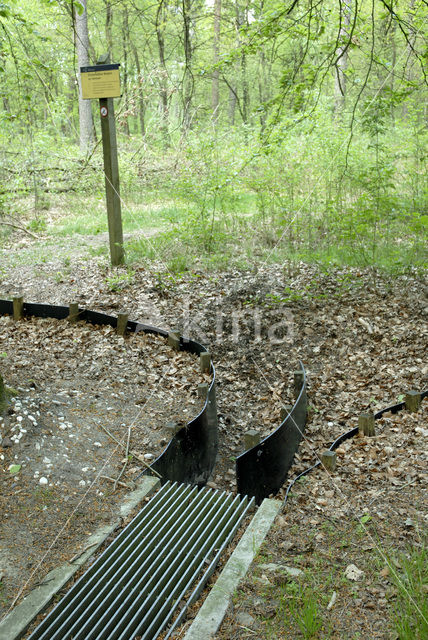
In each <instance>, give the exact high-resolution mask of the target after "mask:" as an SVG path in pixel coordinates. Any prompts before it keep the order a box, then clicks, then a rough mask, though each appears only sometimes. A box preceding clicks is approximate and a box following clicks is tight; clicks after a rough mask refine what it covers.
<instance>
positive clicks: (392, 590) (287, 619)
mask: <svg viewBox="0 0 428 640" xmlns="http://www.w3.org/2000/svg"><path fill="white" fill-rule="evenodd" d="M370 521H371V518H370V517H368V516H366V517H363V518H361V519H360V521H356V522H354V523H352V524H351V523H348V525H345V526H340V527H339V529H338V525H337V524H336V525H335V524H333V523H332V522H329V521H327V520H326V521H325V522H324V523H323V524H322V525H321V527H320V528H318V529H317V530H314V531H313V533H312V537H311V536H310V537H309V538H308V537H306V538H304V537H302V536H301V532H299V530H296V531H292V530H291V529H290V531H288V533H287V536H288V537H289V536H290V535H293V537H294V539H296V540H298V544H300V545H302V549H301V552H300V553H297V554H296V553H292V554H291V555H290V554H289V553H284V554H281V555H278V553H279V547H278V544H277V543H274V544H272V543H271V542H265V543H264V545H263V546H262V549H261V551H260V553H259V554H258V556H257V557H256V559H255V562H254V564H253V568H252V571H251V573H250V574H249V576H248V577H247V579H246V581H245V582H244V583H243V584H242V585H241V588H240V590H239V591H238V592H237V593H236V594H235V597H234V602H233V604H234V607H235V608H236V610H238V611H239V610H240V611H248V612H249V613H250V614H251V615H252V616H253V617H255V624H254V627H253V629H254V631H253V633H255V632H256V631H258V634H257V635H258V637H263V638H264V640H276V639H277V638H304V639H307V640H311V639H319V640H321V639H322V640H327V639H331V640H336V639H337V638H339V637H340V638H342V637H345V636H344V635H343V633H344V631H345V629H346V633H347V635H346V637H347V638H350V639H351V638H352V640H357V638H359V639H362V638H365V637H366V636H365V635H364V633H363V632H362V631H361V627H360V624H359V622H358V621H359V619H360V613H359V607H361V603H362V602H363V603H369V604H370V603H373V604H375V599H376V597H378V596H376V595H374V594H377V593H379V592H382V593H384V604H383V612H382V615H383V616H384V625H383V629H384V633H385V638H387V637H388V638H389V637H390V638H400V640H423V639H424V638H426V637H428V602H427V585H428V563H427V553H426V546H425V545H424V544H423V541H422V537H421V536H422V534H421V532H419V535H418V538H419V543H420V544H418V545H416V546H412V547H409V548H408V549H407V550H406V551H398V550H397V549H396V547H395V543H394V540H393V539H389V538H388V539H385V538H384V539H383V540H382V541H381V540H380V538H379V537H378V535H377V533H376V530H375V529H374V528H373V527H370V526H369V525H368V524H367V523H369V522H370ZM367 527H369V528H367ZM369 533H370V537H368V534H369ZM318 534H321V535H322V536H323V543H322V544H321V545H320V544H319V543H318V542H317V540H316V536H317V535H318ZM339 534H340V535H339ZM375 540H376V541H377V544H369V545H367V547H366V548H365V549H363V550H361V547H364V546H365V545H364V542H367V541H369V542H370V541H372V542H374V541H375ZM353 549H355V550H359V551H356V553H355V554H354V557H352V556H351V555H350V554H352V551H353ZM343 555H346V556H347V559H346V560H345V559H344V558H343ZM272 563H273V564H272ZM350 563H355V564H356V565H357V566H358V567H359V568H360V569H361V570H362V571H363V578H362V579H361V580H359V581H355V582H352V581H350V580H349V579H348V578H347V577H346V576H345V569H346V567H347V565H348V564H350ZM283 565H286V566H287V567H289V568H293V569H294V570H298V572H300V573H299V575H297V576H293V577H292V576H290V575H288V573H287V571H286V570H285V569H284V568H281V567H283ZM269 567H276V569H275V570H274V573H272V569H269ZM266 578H267V579H266ZM359 603H360V604H359ZM364 606H365V605H364ZM363 617H364V613H361V619H363ZM353 619H354V620H353ZM351 621H352V624H351ZM350 629H353V630H352V631H350ZM382 637H383V636H382Z"/></svg>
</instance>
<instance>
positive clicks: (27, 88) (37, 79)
mask: <svg viewBox="0 0 428 640" xmlns="http://www.w3.org/2000/svg"><path fill="white" fill-rule="evenodd" d="M425 27H426V2H423V1H421V0H414V1H412V2H411V3H407V2H396V3H392V4H388V2H385V1H379V0H376V1H375V0H373V1H372V2H368V1H363V2H359V1H355V2H354V1H353V0H343V1H342V0H340V1H339V2H334V1H333V0H321V1H319V2H312V1H309V2H302V1H294V2H291V3H289V4H288V3H284V2H276V1H262V2H240V1H236V2H229V1H228V2H225V1H224V0H223V2H221V0H215V1H214V0H213V2H202V1H200V0H194V1H193V0H183V2H167V1H166V0H159V2H128V1H121V2H116V3H115V2H109V1H107V0H105V1H103V2H101V1H97V0H91V1H90V2H88V3H85V2H74V3H73V2H68V0H67V1H65V0H64V1H62V2H56V1H47V0H43V1H40V2H31V1H30V2H9V3H1V5H0V46H1V54H0V61H1V64H0V87H1V100H0V110H1V111H0V118H1V133H0V135H1V142H0V175H1V178H2V189H1V193H0V215H1V220H2V222H3V225H1V232H2V233H5V232H6V231H7V229H6V226H7V224H9V225H10V224H19V225H21V226H24V227H26V228H28V230H29V231H31V230H33V231H37V229H43V228H44V227H45V226H46V225H49V228H50V229H51V230H52V231H54V230H55V232H57V233H62V234H67V233H69V232H71V229H72V228H74V229H75V230H77V231H79V230H80V231H83V232H85V231H86V232H92V233H97V232H99V231H101V230H103V229H105V228H106V227H105V224H106V222H105V220H104V217H103V215H102V213H101V211H100V210H99V207H98V206H97V205H98V204H99V200H100V198H102V197H103V196H102V193H103V175H102V170H101V171H100V165H101V145H100V122H99V120H100V119H99V113H98V105H97V104H96V103H97V101H96V100H79V68H80V66H84V65H85V64H86V65H88V64H95V63H96V61H97V59H98V57H99V56H100V55H102V54H104V53H106V52H109V53H110V60H111V61H112V62H116V63H120V65H121V67H120V69H121V82H122V97H121V98H120V99H117V100H115V110H116V121H117V131H118V144H119V162H120V173H121V195H122V198H123V201H124V216H125V218H124V224H125V230H126V228H127V227H129V229H132V228H135V227H137V226H139V227H141V226H147V224H148V221H147V219H146V218H147V216H146V217H145V216H144V215H142V212H141V205H143V204H145V205H149V207H150V204H152V205H153V206H156V209H157V210H158V213H157V216H156V218H157V219H158V220H157V222H156V225H155V226H157V227H158V226H159V222H161V225H160V226H162V230H163V231H164V233H162V234H160V235H159V236H157V237H156V238H154V239H153V240H151V241H150V244H149V245H148V244H147V242H144V241H140V242H135V241H132V242H131V243H130V246H129V247H128V257H129V259H130V260H131V261H132V260H133V259H134V257H139V258H142V259H144V258H150V255H151V254H152V253H153V251H156V253H157V255H160V256H162V258H163V260H164V261H165V262H166V264H167V265H168V268H169V269H172V270H173V271H178V272H180V271H182V270H186V269H187V268H188V267H189V266H191V263H192V261H193V260H194V259H197V260H198V261H201V260H202V261H203V262H208V263H214V264H217V263H224V264H226V263H227V262H228V261H230V260H232V262H233V261H237V260H238V262H239V261H241V263H243V264H244V263H245V262H246V261H247V258H248V256H253V255H254V252H256V254H259V255H260V256H264V257H263V259H267V260H276V259H277V258H279V259H281V256H283V255H285V254H286V255H287V257H288V259H290V260H299V259H309V260H316V261H319V262H320V263H323V264H326V265H329V264H333V265H335V264H348V265H354V266H355V265H360V266H370V265H371V266H373V267H374V266H379V267H381V268H386V269H387V270H390V271H391V270H392V271H396V272H403V271H406V270H407V269H418V268H419V267H421V266H422V265H423V264H424V260H425V256H424V242H423V234H424V232H425V231H426V181H425V176H426V126H425V125H426V115H427V114H426V99H425V98H426V69H425V67H424V59H425V56H426V38H425V35H426V31H425ZM155 201H156V202H155ZM82 202H84V203H85V204H84V208H85V214H86V215H82V216H79V215H78V214H77V210H78V209H79V208H81V206H82ZM162 202H163V204H161V203H162ZM57 205H59V206H60V207H61V209H62V210H63V211H64V210H67V209H69V211H68V215H67V221H66V220H64V219H61V222H60V221H59V220H57V219H56V220H55V223H54V224H53V225H51V224H49V209H50V208H51V207H52V208H54V209H55V207H56V206H57ZM88 218H90V219H88ZM149 226H153V225H152V224H151V225H149ZM243 238H244V240H242V239H243ZM237 244H238V245H239V247H240V248H239V251H238V253H239V256H237V255H236V253H237V251H236V245H237ZM171 246H173V247H174V250H173V252H172V251H171ZM219 247H221V251H220V252H219V251H218V248H219ZM189 249H190V250H189ZM193 253H194V254H195V258H192V257H191V255H192V254H193Z"/></svg>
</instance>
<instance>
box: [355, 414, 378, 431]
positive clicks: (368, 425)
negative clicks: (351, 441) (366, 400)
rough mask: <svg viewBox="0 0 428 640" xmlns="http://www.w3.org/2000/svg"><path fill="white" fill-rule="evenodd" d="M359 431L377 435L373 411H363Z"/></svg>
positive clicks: (359, 419)
mask: <svg viewBox="0 0 428 640" xmlns="http://www.w3.org/2000/svg"><path fill="white" fill-rule="evenodd" d="M358 431H359V432H360V433H363V434H364V435H365V436H374V435H375V419H374V415H373V414H372V413H370V412H368V413H362V414H361V415H359V416H358Z"/></svg>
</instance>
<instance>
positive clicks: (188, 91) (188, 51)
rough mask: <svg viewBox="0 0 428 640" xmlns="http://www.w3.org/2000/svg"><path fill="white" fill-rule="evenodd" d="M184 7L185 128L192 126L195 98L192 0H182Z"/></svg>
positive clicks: (185, 129)
mask: <svg viewBox="0 0 428 640" xmlns="http://www.w3.org/2000/svg"><path fill="white" fill-rule="evenodd" d="M182 8H183V36H184V38H183V40H184V60H185V68H184V77H183V129H184V131H185V132H186V131H187V130H188V129H190V127H191V122H192V118H191V113H190V111H191V105H192V98H193V88H194V81H193V73H192V60H193V43H192V28H191V27H192V0H182Z"/></svg>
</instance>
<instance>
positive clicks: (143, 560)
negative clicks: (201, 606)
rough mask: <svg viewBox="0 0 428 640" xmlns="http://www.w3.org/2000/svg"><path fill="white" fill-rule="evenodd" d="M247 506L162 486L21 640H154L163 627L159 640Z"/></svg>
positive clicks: (222, 495)
mask: <svg viewBox="0 0 428 640" xmlns="http://www.w3.org/2000/svg"><path fill="white" fill-rule="evenodd" d="M253 506H254V499H251V500H249V499H248V498H247V496H244V497H241V496H239V495H237V496H234V495H232V494H228V493H226V492H220V491H216V490H212V489H201V490H198V489H197V487H192V486H190V485H185V484H178V483H173V484H171V483H166V484H165V485H164V486H163V487H162V488H161V489H160V490H159V491H158V493H157V494H156V495H155V496H154V497H153V498H152V499H151V500H150V501H149V502H148V503H147V504H146V505H145V506H144V507H143V509H142V510H141V511H140V512H139V513H138V515H137V516H136V517H135V518H134V519H133V520H132V521H131V522H130V523H129V524H128V525H127V527H126V528H125V529H123V531H122V532H121V533H120V534H119V536H118V537H117V538H116V539H115V540H114V542H112V544H110V545H109V546H108V547H107V549H106V550H105V551H104V552H103V554H102V555H101V556H100V557H99V558H98V559H97V560H96V561H95V562H94V563H93V565H92V566H91V567H90V568H89V569H88V570H87V571H86V573H84V574H83V575H82V576H81V578H80V579H79V580H78V581H77V582H76V583H75V584H74V585H73V587H72V588H71V589H70V590H69V592H68V593H67V594H66V595H65V596H64V597H63V598H62V599H61V600H60V601H59V603H58V604H57V605H56V606H55V607H54V609H52V611H51V612H50V613H49V614H48V615H47V616H46V617H45V619H44V620H43V621H42V622H41V623H40V624H39V626H38V627H37V628H36V629H35V630H34V631H33V632H32V634H31V635H30V637H29V640H71V639H72V640H79V639H80V640H113V639H114V640H128V639H129V640H131V639H134V638H136V637H138V638H139V640H154V639H155V638H157V637H158V636H159V634H161V633H162V632H165V629H166V628H167V627H168V625H170V628H169V630H167V632H166V635H165V636H164V638H165V640H166V639H167V638H169V637H170V635H171V633H172V631H173V629H174V628H175V627H176V626H177V625H178V624H180V622H181V621H182V619H183V618H184V616H185V613H186V610H187V608H188V607H189V606H190V605H191V604H192V603H193V602H195V601H196V599H197V598H198V596H199V595H200V593H201V591H202V590H203V588H204V586H205V584H206V583H207V581H208V579H209V578H210V576H211V575H212V574H213V573H214V570H215V567H216V565H217V563H218V560H219V558H220V555H221V553H222V551H223V550H224V549H225V547H226V546H227V545H228V544H229V543H230V542H231V540H232V538H233V536H234V534H235V533H236V531H237V529H238V527H239V526H240V524H241V522H242V520H243V519H244V517H245V515H246V514H247V513H248V512H249V511H250V510H251V509H252V508H253ZM190 590H191V591H190ZM189 592H190V593H189ZM173 619H174V623H173V625H172V626H171V621H172V620H173Z"/></svg>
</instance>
